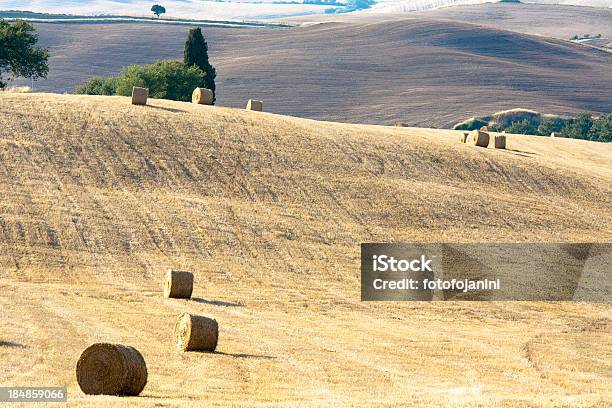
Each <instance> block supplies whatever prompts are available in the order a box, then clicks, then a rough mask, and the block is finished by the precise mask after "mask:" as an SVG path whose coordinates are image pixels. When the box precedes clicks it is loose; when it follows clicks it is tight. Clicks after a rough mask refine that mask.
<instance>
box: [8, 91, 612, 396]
mask: <svg viewBox="0 0 612 408" xmlns="http://www.w3.org/2000/svg"><path fill="white" fill-rule="evenodd" d="M150 105H151V106H148V107H135V106H132V105H130V104H129V99H128V98H122V97H76V96H67V95H64V96H60V95H50V94H30V95H28V94H0V291H1V293H2V296H0V316H1V319H0V342H1V343H0V384H1V385H13V386H41V385H46V386H57V385H64V384H65V385H67V386H68V392H69V403H68V406H73V407H77V406H78V407H81V406H85V407H87V406H106V407H115V406H123V407H132V406H142V407H159V406H165V407H190V406H194V407H196V406H266V407H267V406H293V407H301V406H397V407H399V406H468V407H473V406H483V407H484V406H487V407H488V406H504V407H525V406H555V407H559V406H576V407H578V406H595V407H604V406H606V404H607V401H609V400H610V399H611V398H612V395H611V394H612V393H611V389H612V387H611V384H612V378H611V372H612V366H611V361H612V358H611V357H612V355H611V350H612V342H611V340H610V339H611V338H612V336H611V334H612V311H611V308H610V304H609V303H572V302H561V303H546V302H533V303H529V302H514V303H512V302H481V303H476V302H465V303H461V302H446V303H439V302H433V303H418V304H417V303H408V302H406V303H362V302H360V301H359V294H360V292H359V243H361V242H410V241H420V242H428V241H429V242H574V241H577V242H589V241H593V242H609V241H610V240H611V238H612V211H610V210H611V202H610V200H611V193H612V188H611V187H610V186H611V185H612V168H611V167H610V161H611V160H612V146H610V145H604V144H597V143H592V142H584V141H578V140H565V139H550V138H541V137H528V136H514V135H511V136H509V141H508V150H506V151H496V150H493V149H486V150H485V149H481V148H476V147H471V146H467V145H462V144H459V142H458V133H456V132H453V131H443V130H430V129H414V128H392V127H377V126H365V125H344V124H337V123H324V122H316V121H311V120H305V119H297V118H290V117H283V116H278V115H273V114H269V113H257V112H245V111H240V110H236V109H228V108H220V107H204V106H195V105H192V104H186V103H178V102H169V101H160V100H152V101H150ZM169 267H175V268H181V269H187V270H192V271H194V272H195V273H196V284H195V290H194V299H193V300H192V301H183V300H164V299H162V297H161V283H162V280H161V277H162V273H163V271H164V270H165V269H166V268H169ZM183 311H189V312H193V313H196V314H203V315H206V316H210V317H214V318H216V319H217V320H218V321H219V324H220V341H219V347H218V349H217V350H218V352H217V353H214V354H199V353H187V354H177V353H176V352H175V351H174V344H173V341H172V332H173V327H174V322H175V319H176V317H177V316H178V315H179V314H180V313H181V312H183ZM97 341H108V342H120V343H125V344H128V345H132V346H135V347H136V348H138V349H139V350H140V351H141V352H142V354H143V355H144V357H145V359H146V361H147V365H148V369H149V382H148V385H147V387H146V388H145V390H144V391H143V393H142V394H141V396H140V397H136V398H118V397H90V396H85V395H83V394H82V392H81V391H80V390H79V388H78V385H77V383H76V378H75V373H74V369H75V365H76V361H77V359H78V357H79V355H80V353H81V351H82V350H83V349H84V348H85V347H87V346H88V345H89V344H91V343H93V342H97ZM16 406H18V405H16Z"/></svg>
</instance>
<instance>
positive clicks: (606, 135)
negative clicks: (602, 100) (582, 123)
mask: <svg viewBox="0 0 612 408" xmlns="http://www.w3.org/2000/svg"><path fill="white" fill-rule="evenodd" d="M589 139H590V140H594V141H597V142H607V143H610V142H612V113H611V114H608V115H604V116H602V117H601V118H599V119H596V120H594V121H593V126H591V129H590V130H589Z"/></svg>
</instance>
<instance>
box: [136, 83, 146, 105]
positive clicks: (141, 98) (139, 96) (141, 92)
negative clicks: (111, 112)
mask: <svg viewBox="0 0 612 408" xmlns="http://www.w3.org/2000/svg"><path fill="white" fill-rule="evenodd" d="M148 98H149V88H140V87H138V86H134V87H132V105H146V104H147V99H148Z"/></svg>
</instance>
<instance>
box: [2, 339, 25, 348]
mask: <svg viewBox="0 0 612 408" xmlns="http://www.w3.org/2000/svg"><path fill="white" fill-rule="evenodd" d="M0 347H10V348H18V349H27V348H29V346H27V345H25V344H21V343H15V342H13V341H0Z"/></svg>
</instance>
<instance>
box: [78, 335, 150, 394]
mask: <svg viewBox="0 0 612 408" xmlns="http://www.w3.org/2000/svg"><path fill="white" fill-rule="evenodd" d="M76 376H77V382H78V383H79V387H81V390H82V391H83V392H84V393H85V394H90V395H100V394H104V395H126V396H136V395H138V394H140V392H141V391H142V390H143V389H144V387H145V385H146V384H147V365H146V363H145V360H144V358H143V357H142V354H140V353H139V352H138V350H136V349H135V348H133V347H130V346H124V345H121V344H110V343H96V344H92V345H91V346H89V347H87V348H86V349H85V351H83V353H82V354H81V357H80V358H79V361H78V362H77V366H76Z"/></svg>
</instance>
